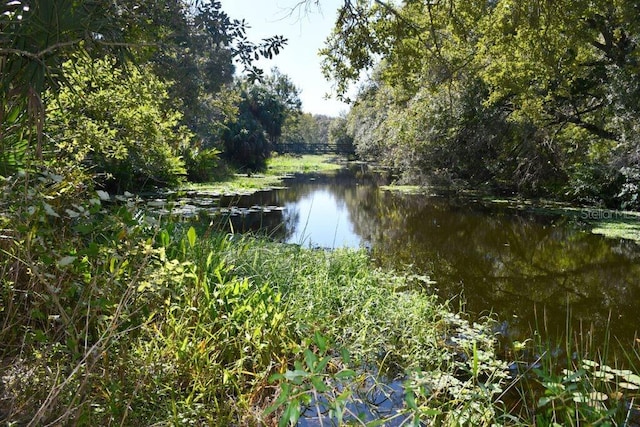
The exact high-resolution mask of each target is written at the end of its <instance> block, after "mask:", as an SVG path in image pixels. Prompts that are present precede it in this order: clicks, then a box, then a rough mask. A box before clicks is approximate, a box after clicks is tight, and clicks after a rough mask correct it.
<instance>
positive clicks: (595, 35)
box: [323, 0, 640, 194]
mask: <svg viewBox="0 0 640 427" xmlns="http://www.w3.org/2000/svg"><path fill="white" fill-rule="evenodd" d="M639 8H640V6H638V4H637V2H632V1H612V0H600V1H595V2H593V1H586V0H580V1H577V2H575V1H571V2H569V1H559V2H538V1H535V0H531V1H521V2H512V1H508V0H499V1H492V2H486V1H484V0H472V1H462V0H447V1H439V2H432V1H421V0H418V1H406V2H404V3H403V4H401V5H399V6H395V5H393V4H391V3H389V2H385V1H375V2H373V3H370V2H346V3H345V5H344V6H343V7H342V8H341V11H340V14H339V17H338V20H337V22H336V28H335V30H334V33H333V35H332V36H331V37H330V38H329V40H328V44H327V48H326V49H325V50H324V52H323V54H324V57H325V59H324V70H325V73H326V74H327V75H328V76H330V77H332V78H334V79H336V81H337V87H338V90H339V93H341V94H344V92H345V90H346V88H347V87H348V85H349V84H350V83H351V82H354V81H356V80H357V79H358V78H359V77H360V75H361V73H362V71H363V70H366V69H374V67H378V69H377V70H378V71H377V72H378V73H379V74H380V81H381V82H382V83H384V85H385V87H386V88H387V89H386V90H389V91H390V95H391V97H392V98H393V104H394V106H395V107H396V110H397V111H399V112H401V113H400V114H399V115H398V116H397V118H400V117H401V116H404V118H406V119H410V118H411V117H412V115H415V113H418V116H422V117H423V118H424V119H432V118H433V117H432V116H431V114H433V113H435V110H431V111H432V113H431V114H429V115H428V116H427V117H425V116H424V114H422V112H424V111H428V110H429V108H430V107H429V105H434V104H433V102H432V101H434V100H437V99H440V100H441V101H436V102H437V103H441V105H442V107H443V108H444V107H446V108H447V109H448V110H449V111H450V113H452V114H453V117H458V119H457V120H462V121H458V122H457V124H456V125H455V126H453V127H450V129H451V131H453V133H455V135H451V136H452V137H451V138H449V141H451V144H452V145H449V149H448V150H447V151H449V152H450V153H455V152H456V150H455V148H456V147H464V146H469V143H471V144H472V145H473V146H474V147H480V145H478V144H477V143H476V142H477V141H476V142H473V141H472V140H473V135H472V133H471V132H470V131H471V130H472V129H475V130H476V131H477V130H479V129H478V128H477V126H476V125H475V124H474V123H473V120H472V116H473V114H471V116H469V115H467V114H466V113H465V114H463V115H457V113H456V108H457V107H456V105H458V106H459V107H462V106H463V105H466V106H465V107H463V110H461V111H464V110H467V111H468V112H469V113H471V112H472V111H473V110H475V111H477V112H478V114H479V116H478V117H482V115H483V114H485V113H488V112H489V110H493V111H494V112H495V113H497V114H498V117H501V118H503V119H504V120H506V121H507V122H508V124H509V128H510V129H511V131H510V132H507V133H505V134H504V137H500V136H498V137H497V138H492V139H491V140H492V142H491V144H490V145H486V148H487V151H482V152H477V151H476V152H474V151H473V150H470V152H471V153H475V154H473V155H474V156H475V157H476V158H478V157H479V158H480V159H487V161H488V163H487V164H486V168H487V170H497V169H496V166H498V165H511V166H510V167H509V170H511V171H512V172H514V173H513V174H512V175H511V176H512V179H514V180H517V182H513V183H512V184H515V185H514V186H515V187H519V188H529V189H533V190H534V191H538V190H539V189H541V188H545V189H546V190H545V191H552V192H555V193H556V194H559V193H560V192H562V191H564V190H562V189H561V188H560V187H559V186H558V184H559V183H560V182H562V181H564V182H572V179H573V178H572V174H573V173H575V171H576V170H578V169H579V168H578V169H576V168H574V167H573V166H574V165H577V164H584V163H593V162H596V163H598V164H601V165H603V166H605V167H604V169H603V170H605V174H606V175H607V176H608V178H607V180H610V181H612V182H613V181H615V180H616V178H615V176H616V175H620V173H621V172H622V171H629V173H628V174H627V175H626V176H627V177H628V179H627V180H631V181H632V182H637V181H636V180H635V178H633V177H634V176H637V174H636V172H631V171H630V168H625V167H623V166H629V160H628V159H630V158H633V157H634V156H633V155H625V154H622V152H624V153H635V152H637V149H636V147H637V146H638V137H637V135H638V129H637V126H635V123H638V118H640V112H639V108H638V103H637V102H635V101H633V100H634V99H637V98H638V95H640V83H639V82H640V79H638V73H639V68H638V66H637V64H638V62H639V55H640V52H639V50H638V46H637V40H638V36H639V35H640V26H639V25H640V18H638V17H639V16H640V13H639V12H640V9H639ZM467 87H472V88H476V89H477V90H478V92H477V93H476V94H471V93H469V92H468V91H467V89H466V88H467ZM465 93H466V94H465ZM460 95H463V96H462V97H460ZM460 101H464V102H463V104H459V102H460ZM469 102H471V103H470V104H469ZM361 105H362V104H361ZM447 105H448V107H447ZM425 107H426V110H425ZM361 110H362V108H361ZM381 114H382V113H381ZM493 115H494V114H493V113H491V116H493ZM388 120H393V118H385V119H383V122H387V121H388ZM436 122H437V121H436ZM403 123H405V122H403V121H402V120H400V121H396V122H395V124H396V126H401V127H404V128H406V127H407V126H408V125H406V124H403ZM424 123H431V120H429V121H426V122H424ZM465 123H466V124H465ZM386 127H387V128H390V127H389V126H386ZM377 128H378V127H377ZM378 129H380V128H378ZM484 130H485V131H491V128H490V127H485V129H484ZM585 132H586V134H585ZM396 133H398V132H396ZM401 133H402V132H399V133H398V134H401ZM483 133H484V131H483V132H479V133H478V135H482V134H483ZM491 135H493V134H492V133H490V134H489V136H491ZM585 135H587V137H585ZM470 138H471V139H470ZM514 138H515V139H514ZM428 139H429V138H428ZM356 140H357V138H356ZM612 143H613V144H614V145H618V146H624V147H625V148H624V149H622V150H618V149H616V150H613V149H612V148H613V147H612ZM453 144H455V145H453ZM358 145H359V146H360V144H358ZM385 145H386V144H385ZM391 145H393V143H391ZM418 148H419V147H418ZM496 149H497V151H495V150H496ZM418 152H420V150H418V151H414V153H418ZM457 152H460V150H457ZM492 152H493V153H494V154H496V155H498V156H504V162H506V163H501V162H497V163H495V162H494V163H493V164H490V163H492V162H491V161H489V160H488V159H489V157H490V155H491V153H492ZM603 152H607V153H608V156H602V153H603ZM426 153H430V150H427V151H424V155H426ZM509 157H510V158H511V159H514V158H515V161H512V160H510V159H509ZM420 158H424V156H423V155H422V154H419V155H418V156H417V157H416V161H415V162H412V163H413V165H414V166H415V165H417V164H419V163H420V160H419V159H420ZM623 159H624V160H623ZM460 160H464V159H461V158H460V157H459V156H453V157H451V159H450V160H449V162H448V163H446V165H447V170H448V171H453V174H454V175H455V176H457V177H464V176H467V177H469V176H470V175H469V173H468V172H464V173H463V172H462V170H463V169H460V168H459V166H460V162H459V161H460ZM467 163H468V164H471V162H469V161H467ZM479 163H480V164H484V160H481V161H480V162H479ZM616 164H617V166H616ZM631 169H633V168H631ZM636 170H637V169H636ZM473 175H474V176H488V177H490V179H491V180H494V179H495V177H496V176H497V175H495V174H492V173H491V174H486V173H482V174H480V175H478V174H475V173H474V174H473ZM633 185H635V184H633ZM633 185H632V186H633ZM628 188H631V187H628ZM536 189H538V190H536ZM608 191H612V190H608Z"/></svg>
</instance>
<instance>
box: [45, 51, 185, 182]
mask: <svg viewBox="0 0 640 427" xmlns="http://www.w3.org/2000/svg"><path fill="white" fill-rule="evenodd" d="M63 70H64V72H65V79H66V80H67V82H68V83H67V85H66V86H65V87H63V88H61V89H60V90H59V91H57V93H53V91H50V92H49V93H48V94H47V101H48V111H47V115H48V122H47V125H46V127H45V130H46V134H47V137H48V138H50V139H51V140H52V141H53V142H54V144H55V146H56V152H57V153H60V155H59V156H58V157H59V158H58V161H60V160H61V159H60V157H62V156H64V157H65V158H66V159H67V161H69V162H71V163H83V164H85V165H86V166H87V167H89V168H90V169H92V170H93V171H94V172H95V173H97V174H98V175H102V176H105V177H106V179H105V180H104V181H105V183H107V184H108V185H110V186H111V187H113V188H114V189H117V190H120V191H122V190H125V189H133V188H140V187H141V186H144V185H145V184H153V185H162V186H166V185H172V184H176V183H177V182H178V181H180V180H181V179H182V178H183V177H184V175H185V174H186V170H185V166H184V163H183V161H182V160H181V159H180V157H179V153H180V151H181V149H182V148H183V147H184V146H187V145H189V143H190V139H191V136H192V135H191V134H190V133H189V132H188V130H187V129H186V128H184V127H183V126H180V124H179V123H180V120H181V118H182V115H181V113H180V112H178V111H176V110H173V109H171V108H169V107H168V106H167V100H168V96H167V85H166V84H164V83H162V82H161V81H160V80H159V79H158V78H157V77H156V76H154V75H153V73H151V71H150V70H149V69H148V68H142V67H139V68H137V67H131V68H130V69H129V70H128V71H127V72H126V76H125V71H124V70H123V69H122V68H121V67H118V66H117V64H116V60H115V59H114V58H112V57H109V56H107V57H104V58H102V59H97V60H96V59H93V60H89V58H87V57H86V56H79V57H77V58H76V59H74V60H72V61H68V62H66V63H65V64H64V65H63Z"/></svg>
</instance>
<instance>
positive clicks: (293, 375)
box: [284, 369, 309, 381]
mask: <svg viewBox="0 0 640 427" xmlns="http://www.w3.org/2000/svg"><path fill="white" fill-rule="evenodd" d="M308 376H309V373H308V372H305V371H302V370H300V369H296V370H295V371H287V372H285V373H284V378H285V379H287V380H288V381H298V380H300V379H302V378H306V377H308Z"/></svg>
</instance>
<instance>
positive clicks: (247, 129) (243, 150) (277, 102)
mask: <svg viewBox="0 0 640 427" xmlns="http://www.w3.org/2000/svg"><path fill="white" fill-rule="evenodd" d="M238 90H239V91H240V96H241V101H240V103H239V105H238V116H237V118H236V119H235V120H234V121H233V122H232V123H229V124H228V128H227V129H226V131H225V132H224V133H223V136H222V139H223V144H224V155H225V158H226V159H228V160H229V161H231V162H232V163H234V164H235V165H236V166H238V167H240V168H242V169H247V170H249V171H255V170H259V169H264V167H265V165H266V163H265V162H266V160H267V158H269V156H270V155H271V151H272V150H273V149H274V146H275V144H276V143H277V141H278V140H279V138H280V136H281V135H282V127H283V126H284V124H285V121H286V120H287V117H291V116H294V115H297V114H299V113H300V99H299V98H298V90H297V88H296V87H295V86H294V85H293V84H292V83H291V82H290V81H289V79H288V78H287V77H286V76H285V75H283V74H280V73H279V72H278V71H277V69H276V70H274V71H273V75H272V76H271V77H270V78H268V79H266V80H265V81H264V83H259V82H256V83H248V82H244V83H239V84H238Z"/></svg>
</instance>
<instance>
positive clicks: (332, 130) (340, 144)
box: [329, 117, 354, 154]
mask: <svg viewBox="0 0 640 427" xmlns="http://www.w3.org/2000/svg"><path fill="white" fill-rule="evenodd" d="M347 126H348V125H347V119H346V118H345V117H338V118H336V119H335V120H334V121H333V122H331V125H330V126H329V144H330V145H333V146H335V147H336V148H337V150H338V152H340V153H349V154H352V153H353V152H354V145H353V137H352V136H351V135H349V131H348V128H347Z"/></svg>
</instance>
